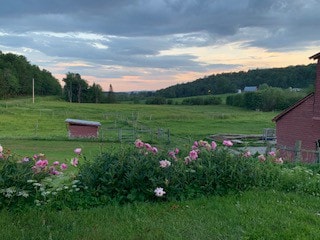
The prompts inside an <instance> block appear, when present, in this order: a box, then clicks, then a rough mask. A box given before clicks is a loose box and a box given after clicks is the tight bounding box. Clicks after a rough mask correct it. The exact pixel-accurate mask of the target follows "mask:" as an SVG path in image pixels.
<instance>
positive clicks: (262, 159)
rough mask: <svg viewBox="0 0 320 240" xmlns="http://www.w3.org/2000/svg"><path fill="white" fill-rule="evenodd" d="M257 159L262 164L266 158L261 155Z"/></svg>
mask: <svg viewBox="0 0 320 240" xmlns="http://www.w3.org/2000/svg"><path fill="white" fill-rule="evenodd" d="M258 159H259V161H260V162H264V161H265V160H266V157H265V156H264V155H263V154H261V155H259V156H258Z"/></svg>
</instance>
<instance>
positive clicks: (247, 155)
mask: <svg viewBox="0 0 320 240" xmlns="http://www.w3.org/2000/svg"><path fill="white" fill-rule="evenodd" d="M243 156H244V157H251V152H250V151H246V152H245V153H244V154H243Z"/></svg>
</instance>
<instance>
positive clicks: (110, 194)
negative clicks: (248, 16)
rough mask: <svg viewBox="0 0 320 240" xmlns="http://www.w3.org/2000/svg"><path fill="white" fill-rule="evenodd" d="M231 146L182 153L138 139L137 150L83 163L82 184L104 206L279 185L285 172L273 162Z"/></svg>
mask: <svg viewBox="0 0 320 240" xmlns="http://www.w3.org/2000/svg"><path fill="white" fill-rule="evenodd" d="M231 145H232V143H231V142H230V141H229V142H228V141H227V142H224V146H222V147H219V148H216V143H215V142H212V143H211V144H209V143H208V142H206V141H197V142H195V143H194V145H193V146H192V147H191V148H190V149H189V150H187V151H185V152H184V153H183V151H180V150H177V149H176V150H172V151H169V152H167V151H165V150H162V151H158V149H157V150H155V149H156V148H155V147H152V146H151V145H150V144H148V143H144V142H142V141H141V140H137V141H136V147H135V148H134V147H129V148H125V149H122V151H120V152H112V153H104V154H102V155H100V156H98V157H97V158H96V159H95V160H94V161H92V162H88V163H85V164H84V165H82V166H81V168H80V174H79V177H80V178H79V180H80V181H81V182H82V183H83V184H85V185H86V186H88V190H89V191H90V192H91V194H92V195H93V196H95V197H97V198H99V201H100V202H103V203H106V202H113V201H116V202H120V203H125V202H135V201H156V200H158V199H165V200H184V199H190V198H195V197H198V196H206V195H211V194H226V193H228V192H230V191H232V192H239V191H244V190H247V189H249V188H252V187H270V186H272V185H273V183H274V182H278V180H277V179H278V178H279V171H280V168H279V166H275V163H274V162H273V161H271V160H270V161H269V160H268V161H264V162H263V163H261V162H260V161H259V160H258V158H257V157H252V156H250V155H248V153H247V154H244V153H239V154H235V153H233V152H232V151H230V150H229V147H230V146H231ZM266 170H268V171H266ZM159 189H160V190H161V191H160V190H159ZM158 191H160V192H161V193H162V194H161V197H159V196H158V195H157V194H158V193H159V192H158Z"/></svg>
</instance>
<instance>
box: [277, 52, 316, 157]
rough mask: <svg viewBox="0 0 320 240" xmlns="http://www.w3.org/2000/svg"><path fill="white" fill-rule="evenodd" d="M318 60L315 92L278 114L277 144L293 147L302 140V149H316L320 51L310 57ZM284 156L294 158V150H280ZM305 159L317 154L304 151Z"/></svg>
mask: <svg viewBox="0 0 320 240" xmlns="http://www.w3.org/2000/svg"><path fill="white" fill-rule="evenodd" d="M310 59H313V60H317V77H316V82H315V92H314V93H311V94H309V95H307V96H306V97H304V98H303V99H301V100H300V101H298V102H297V103H295V104H294V105H293V106H291V107H289V108H287V109H286V110H284V111H283V112H282V113H280V114H279V115H277V116H276V117H275V118H274V119H273V121H275V122H276V133H277V145H278V148H279V149H281V148H283V147H287V148H291V149H293V148H294V147H295V143H296V141H298V140H300V141H301V149H304V150H312V151H316V149H317V145H318V144H319V142H320V53H317V54H315V55H313V56H311V57H310ZM280 153H281V155H282V156H283V157H288V158H292V157H293V152H292V151H291V152H289V151H285V150H280ZM302 158H303V160H304V161H308V162H310V161H314V160H315V159H316V156H315V154H310V153H309V154H308V153H307V152H306V151H305V152H302Z"/></svg>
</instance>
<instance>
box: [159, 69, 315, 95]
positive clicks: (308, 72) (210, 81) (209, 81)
mask: <svg viewBox="0 0 320 240" xmlns="http://www.w3.org/2000/svg"><path fill="white" fill-rule="evenodd" d="M315 78H316V64H309V65H307V66H306V65H298V66H289V67H285V68H270V69H255V70H249V71H247V72H244V71H241V72H233V73H221V74H213V75H211V76H208V77H204V78H201V79H197V80H195V81H193V82H189V83H183V84H177V85H174V86H170V87H168V88H165V89H161V90H158V91H156V93H155V94H156V95H157V96H161V97H166V98H178V97H190V96H198V95H207V94H223V93H235V92H237V90H238V89H241V90H243V89H244V87H245V86H259V85H261V84H264V83H266V84H268V85H269V86H271V87H280V88H289V87H292V88H306V87H308V86H310V85H313V84H314V81H315Z"/></svg>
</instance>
